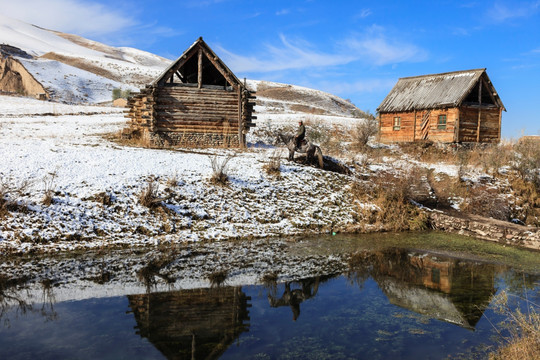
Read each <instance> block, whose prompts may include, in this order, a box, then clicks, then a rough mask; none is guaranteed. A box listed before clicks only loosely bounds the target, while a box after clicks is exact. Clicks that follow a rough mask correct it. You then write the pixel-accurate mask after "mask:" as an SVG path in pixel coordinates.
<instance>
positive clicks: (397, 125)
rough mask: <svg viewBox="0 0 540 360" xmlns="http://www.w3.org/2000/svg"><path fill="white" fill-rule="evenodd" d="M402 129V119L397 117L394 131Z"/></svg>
mask: <svg viewBox="0 0 540 360" xmlns="http://www.w3.org/2000/svg"><path fill="white" fill-rule="evenodd" d="M400 129H401V117H399V116H396V117H394V131H397V130H400Z"/></svg>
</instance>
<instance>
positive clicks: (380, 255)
mask: <svg viewBox="0 0 540 360" xmlns="http://www.w3.org/2000/svg"><path fill="white" fill-rule="evenodd" d="M184 256H185V255H184ZM201 258H204V256H201ZM178 259H179V256H178V255H176V254H168V255H167V256H165V257H163V256H162V257H156V258H155V259H154V260H152V258H150V257H148V258H147V259H145V261H146V266H142V267H139V268H138V270H137V271H132V269H133V268H136V267H131V268H130V267H127V266H126V267H125V269H124V271H125V272H126V273H129V274H130V276H131V277H128V276H126V277H124V278H122V280H121V281H120V280H119V281H118V282H114V283H111V281H110V280H107V279H106V278H105V277H103V276H101V277H100V278H99V279H105V280H106V281H105V280H104V281H92V282H87V283H86V285H87V286H88V292H87V293H86V294H85V295H76V294H75V292H76V291H74V290H73V288H75V289H81V288H76V287H75V286H73V287H72V288H70V287H69V285H68V286H65V287H63V288H62V287H60V286H59V285H58V283H56V282H54V281H43V280H40V282H39V283H38V286H37V290H38V291H34V290H36V288H35V287H34V288H32V287H31V286H29V283H28V282H27V280H26V279H25V278H21V279H7V278H2V277H1V276H0V320H4V321H5V320H8V321H9V320H13V321H12V322H13V324H14V325H15V326H13V327H12V328H11V329H8V328H7V327H5V328H4V329H2V328H0V349H1V350H0V358H3V357H5V358H8V357H10V358H13V355H14V354H15V355H17V354H19V353H21V351H22V350H21V349H25V348H27V347H29V346H31V345H32V343H34V346H35V347H34V349H32V350H29V352H28V354H34V355H40V354H41V351H42V349H41V348H40V346H41V345H40V344H42V343H54V344H55V345H56V344H58V345H57V347H58V348H59V349H61V351H63V352H60V350H57V351H58V353H54V355H55V356H56V355H57V354H59V355H58V356H57V358H61V357H64V358H92V357H94V358H102V355H103V353H100V352H99V351H100V349H102V348H104V347H103V344H102V343H101V342H102V341H103V339H110V341H109V344H110V346H109V347H108V348H106V351H107V352H113V351H116V352H114V355H117V357H122V356H124V355H123V354H127V353H130V352H131V354H134V353H135V355H136V356H133V358H136V357H137V358H138V357H141V358H142V357H144V356H143V355H144V354H142V352H141V348H145V350H144V351H146V354H150V355H149V356H148V357H150V358H151V357H155V355H156V354H157V356H159V354H158V352H160V353H161V354H162V355H163V356H164V357H165V358H168V359H203V358H204V359H216V358H219V357H222V356H223V357H225V358H227V357H230V358H242V357H254V356H255V355H256V354H259V353H260V354H267V355H268V358H272V357H275V358H278V357H279V356H278V355H280V354H284V353H287V354H293V353H294V352H295V351H296V352H298V354H304V353H305V354H310V355H313V356H312V357H317V356H319V357H321V358H322V357H324V356H323V355H328V356H327V357H328V358H330V357H332V356H331V355H335V357H340V356H341V357H342V358H344V357H350V358H358V354H361V355H363V356H366V357H368V358H390V357H391V356H394V355H396V354H397V355H396V356H397V357H398V358H400V357H401V358H409V359H415V358H421V357H422V356H421V355H422V354H420V352H421V351H417V353H410V352H409V353H408V351H410V349H416V348H423V349H426V350H424V351H426V352H430V353H433V352H436V351H437V349H438V346H442V345H441V344H444V346H447V347H448V349H451V350H448V351H449V352H450V351H454V352H455V351H456V350H455V348H456V347H460V350H459V351H461V349H463V348H467V347H471V346H472V345H469V343H466V341H465V340H467V341H470V340H469V338H473V337H476V339H480V340H475V341H477V342H476V343H475V345H477V344H478V343H480V341H484V339H486V340H485V342H486V343H487V342H488V340H487V339H488V336H489V334H491V333H490V331H491V330H492V329H491V327H489V329H488V330H486V322H480V323H479V321H480V319H481V318H482V316H483V314H484V312H485V311H486V308H487V307H488V305H489V303H490V301H491V299H492V297H493V295H494V294H495V292H496V290H497V286H498V285H497V284H501V285H499V286H507V287H511V286H514V287H516V289H517V288H519V286H521V287H526V286H529V288H534V289H537V288H538V282H537V280H538V277H537V275H534V274H533V275H530V276H528V275H526V274H522V273H520V272H518V271H515V272H514V271H510V270H508V269H507V268H505V267H503V266H499V265H493V264H488V263H484V262H480V261H472V260H464V259H458V258H454V257H451V256H443V255H439V254H432V253H426V252H419V251H411V250H404V249H399V248H387V249H385V250H379V251H373V250H369V251H368V250H365V251H357V252H355V253H353V254H349V253H346V254H344V255H343V257H342V258H341V259H343V262H342V263H340V267H339V270H337V271H339V273H337V274H330V275H319V276H313V277H306V278H303V279H295V278H294V277H293V276H294V274H286V273H285V271H284V273H277V271H276V270H275V268H272V269H270V270H269V273H271V274H275V276H274V277H269V278H272V279H273V280H272V281H273V282H269V283H267V285H266V286H265V287H262V286H246V287H240V286H218V287H214V288H201V289H189V290H175V289H178V288H179V287H180V286H179V285H178V280H179V279H182V276H181V275H179V273H178V272H175V271H174V267H172V266H169V265H170V264H176V263H178ZM341 259H340V261H341ZM293 260H294V258H293ZM293 260H291V261H293ZM301 264H303V266H311V269H313V270H310V272H306V273H310V274H313V273H317V271H318V270H319V268H317V267H316V266H314V265H313V263H311V264H308V262H307V261H306V262H305V263H304V262H302V263H301ZM305 264H307V265H305ZM341 265H343V266H341ZM291 268H292V267H291ZM333 269H335V268H333ZM344 269H348V270H347V271H346V272H345V274H343V273H342V272H343V271H345V270H344ZM291 272H292V271H291ZM320 272H321V273H324V271H322V270H321V271H320ZM329 272H330V271H329V270H328V269H327V270H326V274H328V273H329ZM224 274H225V273H224ZM115 276H116V277H118V275H117V274H116V273H115ZM279 277H282V278H287V279H295V280H291V281H287V282H284V283H280V284H277V282H276V281H275V280H276V279H277V278H279ZM94 278H95V277H93V278H92V279H94ZM263 278H264V277H263ZM126 279H127V280H126ZM196 280H200V279H196ZM227 280H228V279H225V282H224V283H225V284H227ZM229 280H230V279H229ZM503 280H504V281H503ZM130 281H131V282H130ZM261 281H263V279H261ZM134 283H137V286H133V284H134ZM160 283H163V284H164V285H165V286H162V287H159V284H160ZM195 283H197V284H201V283H202V281H199V282H195ZM229 283H234V282H233V281H230V282H229ZM237 283H240V282H237ZM127 284H131V285H132V287H129V286H127ZM351 284H353V286H351ZM520 284H521V285H520ZM527 284H528V285H527ZM201 286H203V285H201ZM30 290H32V291H30ZM167 290H170V291H167ZM518 290H519V289H518ZM107 291H110V292H111V293H108V292H107ZM116 291H118V292H116ZM152 291H154V292H153V293H152ZM514 291H515V289H514ZM133 293H135V295H131V294H133ZM137 293H138V294H137ZM126 294H130V295H127V296H126ZM535 294H538V291H537V290H535ZM251 296H253V299H252V297H251ZM536 296H537V295H536ZM57 300H58V303H56V301H57ZM73 300H78V301H73ZM36 304H37V305H36ZM252 305H253V307H251V306H252ZM89 308H91V309H92V311H89V310H88V309H89ZM14 309H16V310H14ZM59 309H60V310H59ZM289 309H290V310H289ZM403 309H407V310H410V311H412V312H413V313H410V312H409V311H406V310H403ZM126 310H128V314H126ZM57 311H58V314H57ZM291 313H292V320H293V321H294V322H293V321H291ZM20 314H24V315H26V316H19V315H20ZM416 314H420V315H421V316H418V315H416ZM489 314H490V316H493V313H492V312H491V310H490V312H489ZM300 315H301V316H300ZM108 316H110V319H109V318H108ZM24 317H27V318H28V319H23V318H24ZM427 318H431V319H437V320H440V321H433V322H430V321H429V320H428V321H424V320H425V319H427ZM15 320H16V321H17V322H18V324H15V322H16V321H15ZM43 320H45V321H43ZM25 321H27V322H25ZM43 323H47V325H43ZM50 323H58V325H56V327H55V326H53V325H50ZM448 323H450V324H455V325H458V326H452V325H448ZM81 324H83V326H81ZM8 325H9V324H8ZM60 328H63V330H62V331H59V330H58V329H60ZM133 328H135V331H133ZM463 328H465V329H471V330H472V329H476V331H475V333H474V334H471V333H470V332H469V331H467V330H463ZM2 330H4V332H2ZM54 332H60V333H61V334H60V335H58V336H57V337H56V338H54V336H53V335H51V333H54ZM104 332H108V333H107V335H106V336H105V335H104ZM463 333H466V334H467V335H463ZM35 334H39V335H35ZM448 334H450V335H452V336H448ZM455 334H457V335H455ZM454 335H455V336H454ZM34 337H35V338H34ZM278 338H279V339H278ZM36 339H37V340H39V341H36ZM141 339H143V340H141ZM390 341H391V342H392V346H391V347H389V346H388V344H389V342H390ZM119 344H122V345H123V346H124V347H123V348H121V346H122V345H119ZM233 344H238V346H231V345H233ZM7 345H9V346H7ZM88 349H91V350H88ZM88 351H93V352H88ZM367 351H371V352H369V353H368V352H367ZM445 351H447V350H445ZM86 352H87V354H88V355H85V354H86ZM104 353H105V350H104ZM51 354H53V353H51ZM364 354H365V355H364ZM377 354H378V355H377ZM6 355H10V356H6ZM91 355H93V356H91ZM242 355H245V356H242ZM338 355H339V356H338ZM372 355H373V356H372ZM306 356H307V355H306ZM38 357H40V356H38ZM124 357H125V356H124ZM291 357H294V356H292V355H291ZM299 357H301V356H299ZM442 357H446V355H444V354H442V353H441V358H442ZM20 358H23V357H22V356H20ZM40 358H42V357H40ZM49 358H53V357H52V355H51V356H50V357H49ZM109 358H114V356H112V355H110V356H109ZM465 358H466V357H465Z"/></svg>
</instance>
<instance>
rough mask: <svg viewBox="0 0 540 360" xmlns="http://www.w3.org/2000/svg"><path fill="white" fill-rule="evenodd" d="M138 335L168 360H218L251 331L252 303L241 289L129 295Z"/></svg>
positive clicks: (228, 288) (230, 288) (227, 288)
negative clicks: (250, 308)
mask: <svg viewBox="0 0 540 360" xmlns="http://www.w3.org/2000/svg"><path fill="white" fill-rule="evenodd" d="M128 300H129V307H130V309H131V312H133V315H134V317H135V321H136V322H137V326H136V327H135V329H136V330H137V334H139V335H140V336H141V337H143V338H146V339H148V341H150V342H151V343H152V344H153V345H154V346H155V347H156V348H157V349H158V350H159V351H160V352H161V353H162V354H163V355H164V356H165V358H167V359H179V360H180V359H218V358H219V357H220V356H221V355H222V354H223V353H224V352H225V351H226V350H227V348H228V347H229V346H230V345H232V344H234V342H235V340H237V339H238V338H239V337H240V335H241V334H242V333H243V332H247V331H249V326H250V324H249V320H250V318H249V311H248V308H249V307H250V306H251V304H250V303H249V302H250V300H251V297H249V296H246V294H245V293H244V292H243V291H242V288H240V287H220V288H211V289H191V290H180V291H172V292H161V293H148V294H139V295H129V296H128Z"/></svg>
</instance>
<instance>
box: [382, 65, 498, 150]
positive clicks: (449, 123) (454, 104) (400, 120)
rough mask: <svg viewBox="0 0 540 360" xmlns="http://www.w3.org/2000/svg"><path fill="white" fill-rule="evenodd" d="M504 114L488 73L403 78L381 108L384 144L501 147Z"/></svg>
mask: <svg viewBox="0 0 540 360" xmlns="http://www.w3.org/2000/svg"><path fill="white" fill-rule="evenodd" d="M503 110H505V108H504V105H503V103H502V101H501V99H500V98H499V95H498V94H497V91H496V90H495V88H494V87H493V84H492V83H491V81H490V80H489V77H488V76H487V73H486V69H476V70H467V71H456V72H450V73H444V74H433V75H423V76H415V77H407V78H401V79H399V80H398V82H397V84H396V85H395V86H394V88H393V89H392V90H391V91H390V93H389V94H388V95H387V96H386V98H385V99H384V100H383V102H382V103H381V105H380V106H379V108H378V109H377V111H378V112H379V114H380V124H379V126H380V139H381V141H384V142H412V141H422V140H428V141H438V142H490V143H497V142H499V141H500V139H501V118H502V111H503Z"/></svg>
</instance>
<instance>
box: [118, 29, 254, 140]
mask: <svg viewBox="0 0 540 360" xmlns="http://www.w3.org/2000/svg"><path fill="white" fill-rule="evenodd" d="M253 94H254V92H250V91H249V90H248V89H247V87H246V85H245V81H244V83H242V82H241V81H240V80H238V78H237V77H236V76H235V75H234V74H233V73H232V71H231V70H230V69H229V68H228V67H227V66H226V65H225V64H224V63H223V62H222V61H221V59H220V58H219V57H218V56H217V55H216V54H215V53H214V52H213V51H212V50H211V49H210V47H209V46H208V45H207V44H206V43H205V42H204V41H203V39H202V38H199V39H197V41H195V42H194V43H193V44H192V45H191V46H190V47H189V48H188V49H187V50H186V51H185V52H184V53H183V54H182V56H180V57H179V58H178V60H176V61H175V62H173V63H172V64H171V65H170V66H169V67H168V68H167V69H165V71H163V73H162V74H161V75H160V76H159V77H158V78H157V79H155V80H154V81H153V82H152V83H151V84H149V85H147V86H146V88H144V89H141V91H140V93H138V94H136V95H134V96H133V97H131V98H130V99H129V101H128V107H129V110H127V115H126V117H127V118H129V119H130V121H129V122H128V124H129V132H130V133H131V134H132V135H134V136H137V137H141V138H143V139H144V140H146V141H147V142H148V143H149V144H150V145H151V146H198V147H215V146H225V147H245V146H246V133H247V132H248V131H249V129H250V128H251V127H254V126H255V125H254V123H253V122H252V121H253V120H254V119H255V116H253V115H252V114H253V111H254V110H253V107H254V105H255V103H254V99H255V96H254V95H253Z"/></svg>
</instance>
